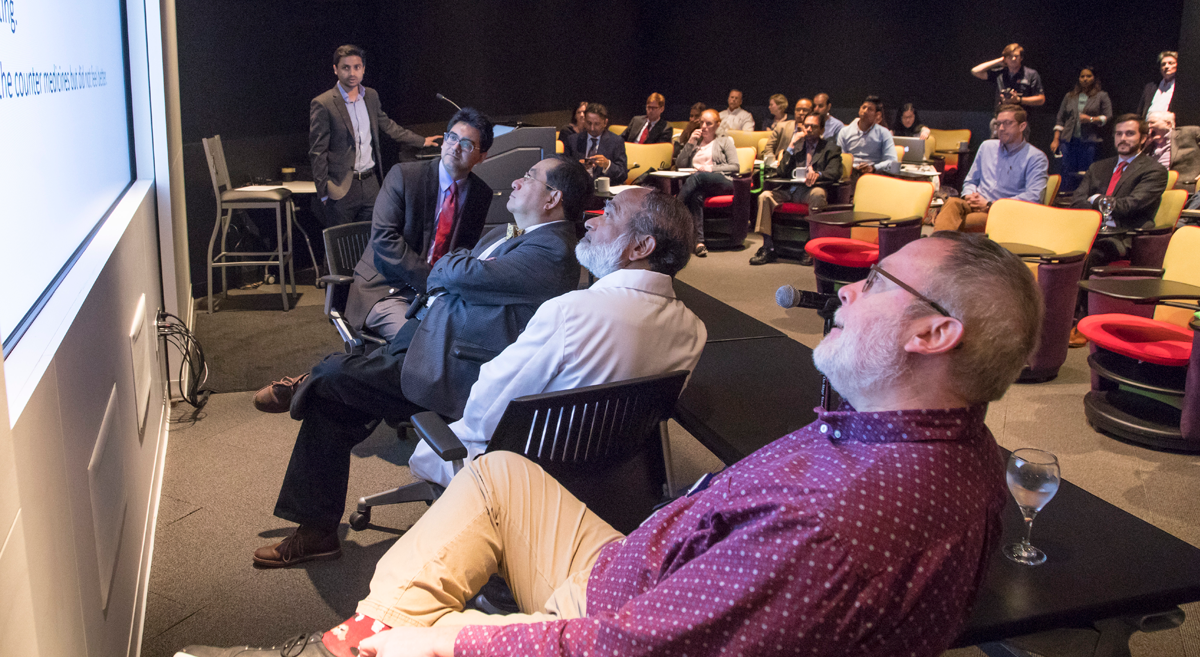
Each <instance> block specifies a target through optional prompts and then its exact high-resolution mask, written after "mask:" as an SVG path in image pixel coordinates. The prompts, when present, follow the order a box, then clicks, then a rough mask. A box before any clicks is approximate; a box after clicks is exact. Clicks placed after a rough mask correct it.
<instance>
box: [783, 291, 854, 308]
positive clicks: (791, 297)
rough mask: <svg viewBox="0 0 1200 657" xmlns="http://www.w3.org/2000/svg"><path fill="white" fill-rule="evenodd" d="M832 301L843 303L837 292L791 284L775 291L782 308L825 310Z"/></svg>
mask: <svg viewBox="0 0 1200 657" xmlns="http://www.w3.org/2000/svg"><path fill="white" fill-rule="evenodd" d="M830 302H837V305H839V306H840V305H841V300H840V299H838V296H837V295H836V294H825V293H823V292H809V291H808V290H797V289H796V288H794V287H792V286H791V285H784V286H783V287H781V288H779V289H778V290H776V291H775V303H777V304H779V307H780V308H808V309H811V310H824V309H825V306H826V305H827V304H828V303H830ZM835 307H836V306H835Z"/></svg>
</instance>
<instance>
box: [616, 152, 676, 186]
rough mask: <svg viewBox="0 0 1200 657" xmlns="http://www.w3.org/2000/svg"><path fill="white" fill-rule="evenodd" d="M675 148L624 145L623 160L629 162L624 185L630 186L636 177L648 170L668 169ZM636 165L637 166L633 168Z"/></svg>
mask: <svg viewBox="0 0 1200 657" xmlns="http://www.w3.org/2000/svg"><path fill="white" fill-rule="evenodd" d="M674 149H675V146H674V145H672V144H670V143H667V144H636V143H629V144H625V159H626V160H627V161H628V162H629V166H630V169H629V178H628V179H627V180H626V183H628V184H632V183H633V181H635V180H637V179H638V176H640V175H642V174H643V173H646V171H647V170H648V169H670V168H671V155H672V153H673V152H674ZM634 164H636V165H637V166H636V167H635V166H633V165H634Z"/></svg>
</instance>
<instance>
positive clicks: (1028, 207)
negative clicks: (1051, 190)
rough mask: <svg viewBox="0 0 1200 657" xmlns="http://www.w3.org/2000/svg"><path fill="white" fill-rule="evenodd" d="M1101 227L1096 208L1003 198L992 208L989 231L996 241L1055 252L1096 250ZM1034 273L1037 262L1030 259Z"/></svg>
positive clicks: (989, 215) (1035, 273) (987, 228)
mask: <svg viewBox="0 0 1200 657" xmlns="http://www.w3.org/2000/svg"><path fill="white" fill-rule="evenodd" d="M1099 230H1100V213H1099V212H1097V211H1096V210H1075V209H1072V208H1056V207H1052V206H1048V205H1042V204H1040V203H1030V202H1028V201H1018V200H1016V199H1011V198H1005V199H1000V200H999V201H996V202H995V203H993V204H992V209H991V210H989V211H988V217H987V227H986V231H987V234H988V237H989V238H991V239H992V240H993V241H995V242H1015V243H1017V244H1028V245H1030V246H1038V247H1041V248H1043V249H1049V250H1051V251H1053V252H1054V253H1070V252H1071V251H1083V252H1084V253H1087V252H1088V251H1091V250H1092V242H1093V241H1095V239H1096V233H1097V232H1099ZM1029 264H1030V270H1032V271H1033V273H1034V276H1036V275H1037V264H1036V263H1029Z"/></svg>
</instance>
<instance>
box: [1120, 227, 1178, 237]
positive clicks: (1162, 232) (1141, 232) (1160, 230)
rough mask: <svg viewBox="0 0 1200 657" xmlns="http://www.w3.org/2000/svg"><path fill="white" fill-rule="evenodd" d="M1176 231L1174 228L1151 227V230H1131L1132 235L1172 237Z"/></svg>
mask: <svg viewBox="0 0 1200 657" xmlns="http://www.w3.org/2000/svg"><path fill="white" fill-rule="evenodd" d="M1174 231H1175V227H1174V226H1162V227H1157V228H1156V227H1150V228H1130V229H1129V234H1130V235H1170V234H1171V233H1173V232H1174Z"/></svg>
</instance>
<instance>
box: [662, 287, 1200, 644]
mask: <svg viewBox="0 0 1200 657" xmlns="http://www.w3.org/2000/svg"><path fill="white" fill-rule="evenodd" d="M675 290H676V295H677V297H678V298H679V299H680V300H682V301H683V302H684V304H686V305H687V306H688V307H689V308H690V309H691V310H692V311H693V312H695V313H696V314H697V316H699V317H700V319H701V320H702V321H704V323H705V325H706V326H707V327H708V330H709V340H708V343H707V344H706V345H705V347H704V353H703V354H702V356H701V358H700V362H699V364H698V365H697V366H696V369H695V371H694V372H693V373H692V377H691V379H689V381H688V385H687V387H686V388H685V389H684V391H683V394H682V395H680V398H679V401H678V403H677V405H676V409H675V419H676V421H677V422H679V424H680V425H681V426H682V427H683V428H684V429H686V430H687V431H688V432H689V433H691V434H692V435H693V436H694V437H695V438H696V439H697V440H698V441H700V443H701V444H703V445H704V446H705V447H706V448H708V449H709V450H710V451H712V452H713V454H715V455H716V456H717V457H718V458H720V459H721V461H723V462H724V463H726V464H732V463H735V462H737V461H738V460H740V459H742V458H744V457H745V456H747V455H749V454H750V453H751V452H753V451H755V450H757V449H759V448H760V447H763V446H765V445H766V444H768V443H770V442H771V441H773V440H775V439H776V438H779V437H781V436H784V435H786V434H788V433H790V432H791V431H794V430H796V429H798V428H800V427H802V426H804V425H806V424H808V423H810V422H812V421H813V420H814V419H815V418H816V413H815V410H814V409H815V408H816V407H817V406H818V405H819V404H820V399H821V382H822V377H821V374H820V373H819V372H818V371H817V370H816V368H815V367H814V366H813V363H812V350H811V349H809V348H808V347H805V346H804V345H802V344H800V343H799V342H796V341H795V340H792V339H791V338H789V337H786V336H785V335H783V334H782V333H781V332H780V331H778V330H777V329H775V328H773V327H771V326H769V325H767V324H765V323H763V322H761V321H759V320H757V319H755V318H753V317H750V316H749V315H746V314H745V313H742V312H740V311H738V310H736V309H734V308H732V307H730V306H728V305H726V304H724V303H722V302H721V301H719V300H717V299H714V298H712V297H711V296H709V295H707V294H705V293H703V292H701V291H700V290H697V289H695V288H693V287H691V286H688V285H686V284H684V283H681V282H678V281H677V282H676V283H675ZM1002 456H1003V457H1004V458H1007V452H1004V453H1003V454H1002ZM1003 531H1004V536H1003V541H1002V542H1003V543H1009V542H1014V541H1016V540H1018V539H1019V538H1020V536H1021V534H1022V533H1023V532H1024V522H1023V520H1022V516H1021V514H1020V511H1019V510H1018V508H1017V506H1016V504H1015V503H1014V501H1013V500H1012V498H1011V497H1010V498H1009V500H1008V506H1007V507H1006V508H1005V510H1004V530H1003ZM1034 536H1035V541H1034V543H1035V544H1036V545H1037V546H1038V547H1040V548H1042V549H1043V550H1044V551H1045V552H1046V554H1048V555H1049V560H1048V561H1047V562H1046V563H1045V564H1044V565H1042V566H1037V567H1028V566H1021V565H1018V564H1016V563H1013V562H1011V561H1009V560H1008V559H1007V558H1005V557H1004V556H1003V554H1001V552H1000V550H996V551H995V553H994V554H993V555H992V558H991V561H990V563H989V564H988V570H987V574H986V576H985V579H984V582H983V585H982V588H981V590H980V592H979V597H978V600H977V601H976V603H975V607H974V609H973V610H972V613H971V616H970V618H969V619H968V620H967V623H966V626H965V627H964V629H963V632H962V634H961V635H960V636H959V638H958V639H957V640H956V641H955V647H962V646H970V645H979V646H980V647H981V648H982V649H983V650H984V651H985V652H987V653H988V654H990V655H1011V654H1019V653H1013V652H1011V651H1010V650H1009V648H1008V647H1007V646H1006V645H1001V644H1000V643H999V642H1000V641H1002V640H1003V639H1007V638H1013V637H1019V636H1026V635H1030V634H1035V633H1040V632H1047V631H1051V630H1056V629H1064V628H1086V629H1094V630H1096V631H1098V632H1100V639H1099V643H1098V644H1097V645H1098V646H1102V647H1104V649H1105V650H1108V652H1105V651H1104V650H1100V649H1099V648H1098V649H1097V652H1096V654H1097V655H1100V654H1111V655H1118V654H1121V652H1120V649H1121V647H1122V646H1127V644H1128V636H1129V634H1131V633H1132V632H1133V631H1136V630H1137V629H1146V630H1152V629H1164V628H1165V627H1172V626H1174V625H1177V624H1178V623H1179V622H1182V612H1180V611H1179V610H1178V609H1177V606H1178V605H1181V604H1184V603H1188V602H1194V601H1197V600H1200V549H1197V548H1195V547H1192V546H1191V545H1189V544H1188V543H1186V542H1184V541H1182V540H1180V539H1178V538H1176V537H1174V536H1171V535H1170V534H1168V533H1166V532H1164V531H1162V530H1161V529H1158V528H1157V527H1154V526H1153V525H1151V524H1149V523H1147V522H1145V521H1143V520H1141V519H1139V518H1137V517H1135V516H1133V515H1131V514H1129V513H1127V512H1125V511H1123V510H1121V509H1119V508H1117V507H1115V506H1113V505H1112V504H1109V503H1108V502H1105V501H1104V500H1102V499H1100V498H1098V497H1096V496H1095V495H1092V494H1091V493H1088V492H1087V491H1085V490H1083V489H1081V488H1079V487H1078V486H1075V485H1074V484H1072V483H1070V482H1069V481H1066V480H1064V481H1063V482H1062V484H1061V486H1060V488H1059V490H1058V494H1057V495H1056V496H1055V498H1054V499H1053V500H1052V501H1051V502H1050V503H1049V504H1048V505H1047V506H1046V508H1045V509H1044V510H1043V511H1042V512H1041V513H1040V514H1039V515H1038V522H1037V525H1036V527H1035V532H1034ZM1146 616H1152V619H1151V621H1150V622H1145V621H1144V618H1145V617H1146ZM1125 654H1128V653H1125Z"/></svg>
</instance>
